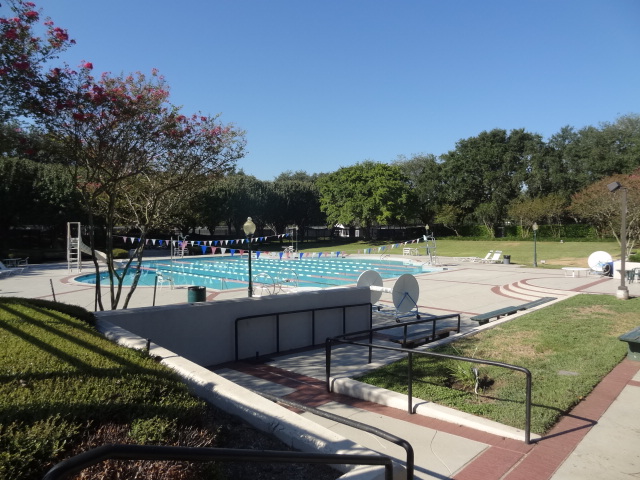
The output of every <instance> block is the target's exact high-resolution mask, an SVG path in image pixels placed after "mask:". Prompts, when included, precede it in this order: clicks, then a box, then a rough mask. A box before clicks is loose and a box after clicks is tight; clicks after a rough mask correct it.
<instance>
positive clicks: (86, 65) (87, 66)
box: [82, 62, 93, 70]
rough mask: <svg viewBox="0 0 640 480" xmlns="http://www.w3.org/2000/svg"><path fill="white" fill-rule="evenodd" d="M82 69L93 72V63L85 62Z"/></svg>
mask: <svg viewBox="0 0 640 480" xmlns="http://www.w3.org/2000/svg"><path fill="white" fill-rule="evenodd" d="M82 68H86V69H87V70H93V63H91V62H85V63H83V64H82Z"/></svg>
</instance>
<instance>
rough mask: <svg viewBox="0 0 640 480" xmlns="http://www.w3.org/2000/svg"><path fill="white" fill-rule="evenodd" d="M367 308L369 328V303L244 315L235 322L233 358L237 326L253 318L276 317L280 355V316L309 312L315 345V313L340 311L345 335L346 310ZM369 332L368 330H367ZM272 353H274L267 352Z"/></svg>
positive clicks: (371, 315) (277, 343)
mask: <svg viewBox="0 0 640 480" xmlns="http://www.w3.org/2000/svg"><path fill="white" fill-rule="evenodd" d="M367 305H368V306H369V328H371V326H372V325H373V312H372V310H371V308H372V307H371V302H367V303H354V304H350V305H335V306H331V307H316V308H305V309H302V310H288V311H285V312H273V313H258V314H255V315H246V316H244V317H238V318H236V320H235V325H234V326H235V339H234V340H235V354H236V356H235V358H236V362H237V361H238V360H239V341H238V324H239V323H240V322H241V321H244V320H251V319H255V318H264V317H276V351H275V353H280V316H281V315H292V314H294V313H308V312H311V344H312V345H316V312H319V311H322V310H336V309H339V308H341V309H342V332H343V333H345V332H346V330H347V314H346V309H347V308H353V307H364V306H367ZM367 331H369V330H367ZM269 353H274V352H269Z"/></svg>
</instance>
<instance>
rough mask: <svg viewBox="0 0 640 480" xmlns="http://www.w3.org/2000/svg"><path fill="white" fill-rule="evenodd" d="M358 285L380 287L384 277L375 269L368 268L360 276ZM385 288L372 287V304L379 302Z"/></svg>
mask: <svg viewBox="0 0 640 480" xmlns="http://www.w3.org/2000/svg"><path fill="white" fill-rule="evenodd" d="M357 285H358V287H380V288H382V277H381V276H380V274H379V273H378V272H376V271H375V270H366V271H364V272H362V273H361V274H360V276H359V277H358V283H357ZM382 292H383V290H378V289H374V288H371V304H372V305H374V304H376V303H378V300H380V297H382Z"/></svg>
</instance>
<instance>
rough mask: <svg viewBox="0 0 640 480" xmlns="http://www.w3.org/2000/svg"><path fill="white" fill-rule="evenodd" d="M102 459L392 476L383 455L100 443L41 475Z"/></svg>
mask: <svg viewBox="0 0 640 480" xmlns="http://www.w3.org/2000/svg"><path fill="white" fill-rule="evenodd" d="M104 460H150V461H158V460H163V461H166V460H174V461H188V462H210V461H221V462H233V461H236V462H261V463H322V464H326V465H380V466H384V470H385V473H384V478H385V480H393V463H392V460H391V458H390V457H388V456H385V455H351V454H344V455H343V454H336V453H306V452H286V451H282V452H280V451H274V450H246V449H232V448H203V447H197V448H196V447H163V446H155V445H104V446H102V447H98V448H94V449H92V450H89V451H87V452H83V453H81V454H79V455H76V456H74V457H71V458H68V459H66V460H63V461H62V462H60V463H58V464H57V465H55V466H54V467H53V468H52V469H51V470H49V471H48V472H47V474H46V475H45V476H44V477H43V480H60V479H65V478H68V477H69V476H71V475H73V474H76V473H78V472H81V471H82V470H84V469H85V468H88V467H91V466H92V465H95V464H97V463H100V462H102V461H104Z"/></svg>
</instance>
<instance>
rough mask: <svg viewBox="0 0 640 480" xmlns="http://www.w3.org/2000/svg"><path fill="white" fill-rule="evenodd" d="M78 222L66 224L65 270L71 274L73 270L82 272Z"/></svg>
mask: <svg viewBox="0 0 640 480" xmlns="http://www.w3.org/2000/svg"><path fill="white" fill-rule="evenodd" d="M80 232H81V225H80V222H67V268H68V269H69V271H70V272H71V271H72V270H73V269H74V268H75V269H76V270H77V271H78V272H82V252H81V251H80V244H81V243H82V238H81V233H80Z"/></svg>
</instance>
